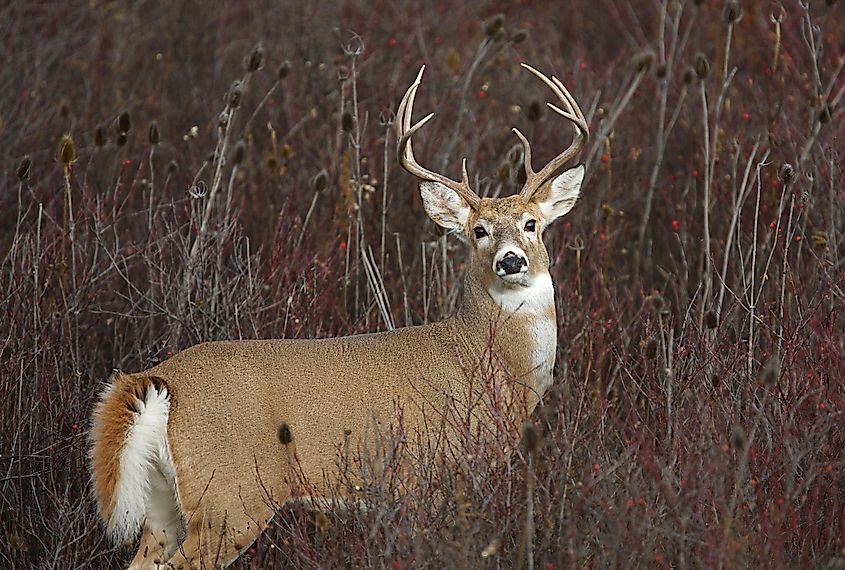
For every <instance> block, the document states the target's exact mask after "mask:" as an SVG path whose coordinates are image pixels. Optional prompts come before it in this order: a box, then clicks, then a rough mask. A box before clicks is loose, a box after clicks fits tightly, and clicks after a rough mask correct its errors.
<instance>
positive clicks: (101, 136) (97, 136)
mask: <svg viewBox="0 0 845 570" xmlns="http://www.w3.org/2000/svg"><path fill="white" fill-rule="evenodd" d="M108 138H109V135H108V131H107V130H106V127H104V126H103V125H97V129H96V130H95V131H94V144H95V145H97V146H98V147H102V146H105V144H106V142H107V141H108Z"/></svg>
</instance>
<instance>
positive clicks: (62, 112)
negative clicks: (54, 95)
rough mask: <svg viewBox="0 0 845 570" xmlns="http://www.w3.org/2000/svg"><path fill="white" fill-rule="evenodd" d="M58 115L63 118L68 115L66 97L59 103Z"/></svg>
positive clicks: (68, 109)
mask: <svg viewBox="0 0 845 570" xmlns="http://www.w3.org/2000/svg"><path fill="white" fill-rule="evenodd" d="M59 116H60V117H61V118H63V119H67V118H68V117H70V103H68V101H67V99H62V101H61V102H60V103H59Z"/></svg>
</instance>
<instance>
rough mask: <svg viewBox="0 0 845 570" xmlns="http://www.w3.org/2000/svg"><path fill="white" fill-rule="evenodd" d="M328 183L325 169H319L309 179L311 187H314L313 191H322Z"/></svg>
mask: <svg viewBox="0 0 845 570" xmlns="http://www.w3.org/2000/svg"><path fill="white" fill-rule="evenodd" d="M328 185H329V175H328V173H327V172H326V171H325V170H321V171H320V172H318V173H317V175H316V176H315V177H314V178H312V179H311V187H312V188H313V189H314V192H322V191H323V190H325V189H326V186H328Z"/></svg>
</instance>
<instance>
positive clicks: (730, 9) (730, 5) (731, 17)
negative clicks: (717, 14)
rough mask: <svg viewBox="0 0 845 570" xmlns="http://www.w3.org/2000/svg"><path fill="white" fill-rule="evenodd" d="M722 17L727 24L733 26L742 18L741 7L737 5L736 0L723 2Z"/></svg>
mask: <svg viewBox="0 0 845 570" xmlns="http://www.w3.org/2000/svg"><path fill="white" fill-rule="evenodd" d="M722 17H723V18H724V19H725V23H727V24H734V23H736V22H737V20H739V19H740V17H742V6H740V5H739V2H738V0H727V1H726V2H725V8H724V10H723V11H722Z"/></svg>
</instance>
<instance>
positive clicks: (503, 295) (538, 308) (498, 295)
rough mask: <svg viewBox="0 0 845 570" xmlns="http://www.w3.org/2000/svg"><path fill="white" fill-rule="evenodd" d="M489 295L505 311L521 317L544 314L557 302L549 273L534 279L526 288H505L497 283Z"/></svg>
mask: <svg viewBox="0 0 845 570" xmlns="http://www.w3.org/2000/svg"><path fill="white" fill-rule="evenodd" d="M489 293H490V296H491V297H492V298H493V301H495V302H496V304H497V305H499V306H500V307H501V308H502V310H503V311H505V312H508V313H517V314H520V315H532V314H537V313H544V312H545V311H546V310H547V309H548V308H549V307H550V306H552V305H554V302H555V290H554V286H553V285H552V276H551V275H549V274H548V273H544V274H543V275H539V276H537V277H534V278H533V279H532V280H531V283H530V284H529V285H526V286H524V287H505V286H503V285H501V284H499V283H496V284H495V285H494V286H493V287H492V288H491V289H490V290H489Z"/></svg>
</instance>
